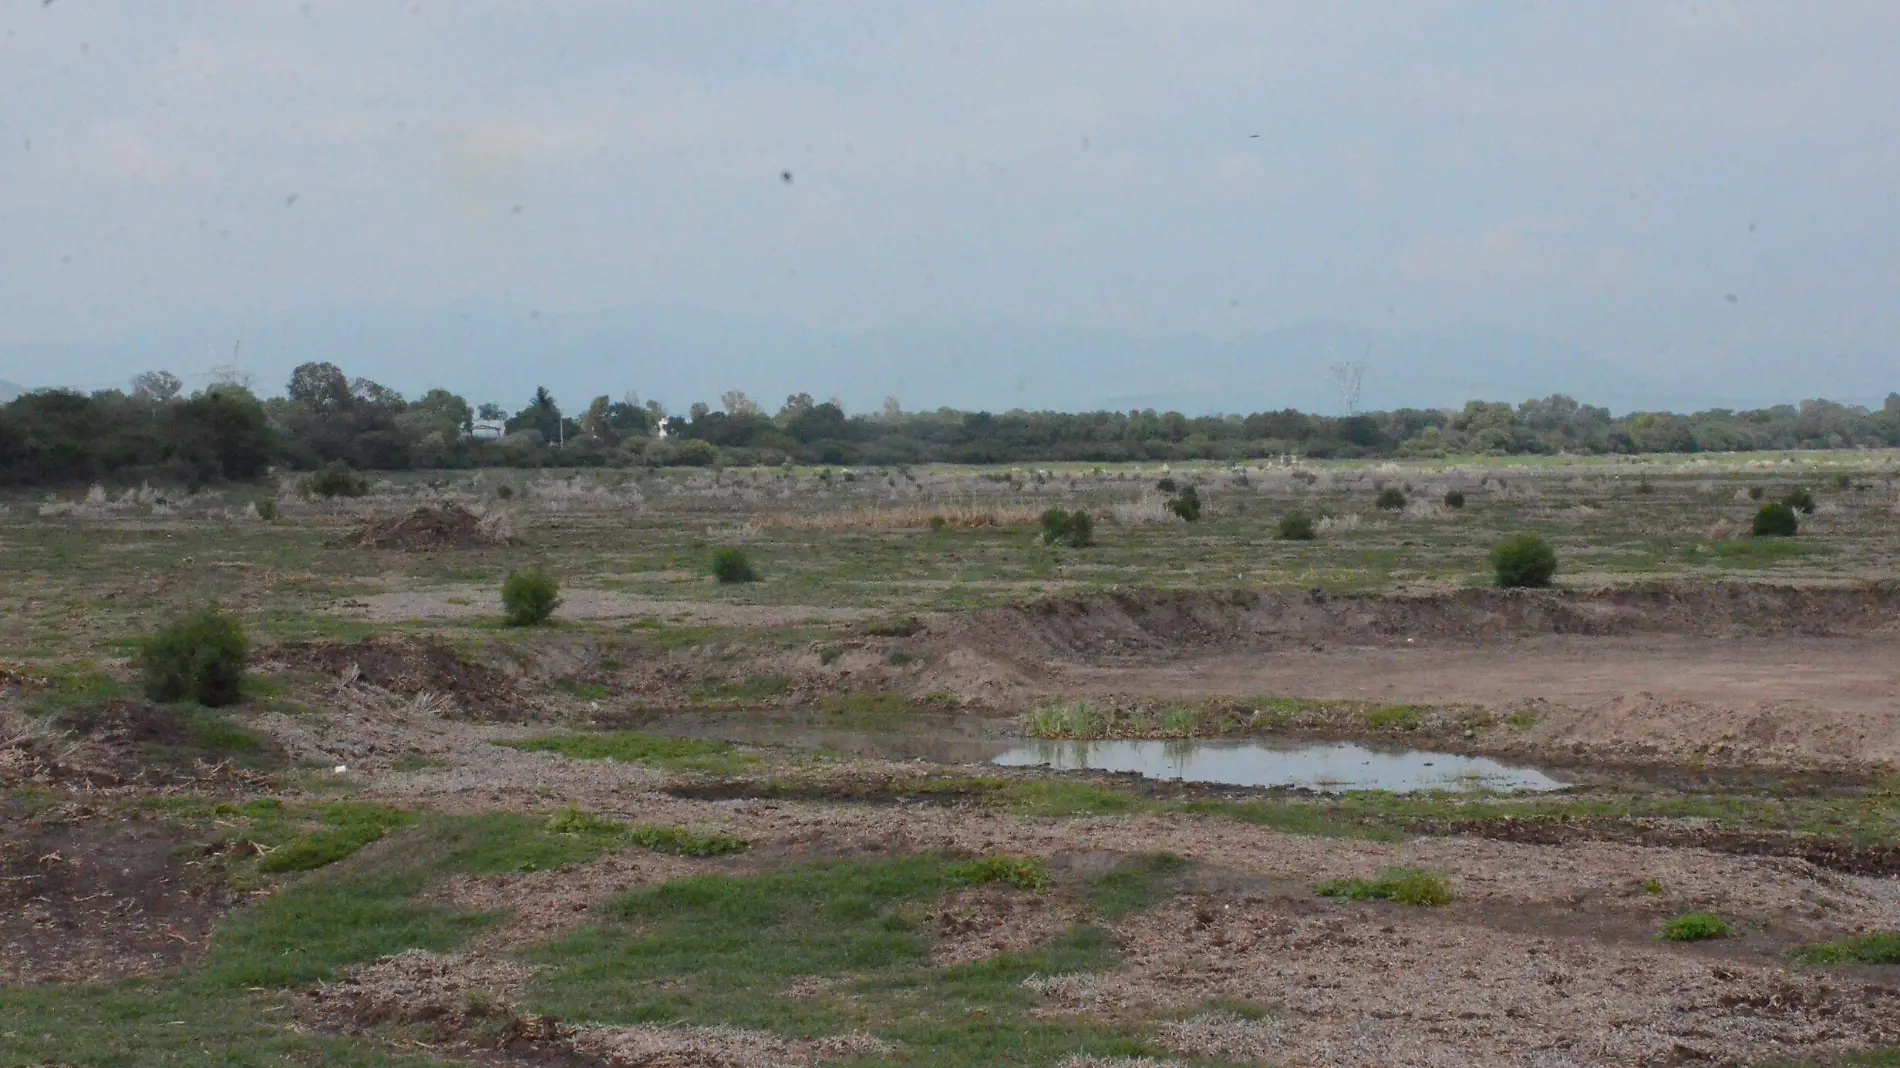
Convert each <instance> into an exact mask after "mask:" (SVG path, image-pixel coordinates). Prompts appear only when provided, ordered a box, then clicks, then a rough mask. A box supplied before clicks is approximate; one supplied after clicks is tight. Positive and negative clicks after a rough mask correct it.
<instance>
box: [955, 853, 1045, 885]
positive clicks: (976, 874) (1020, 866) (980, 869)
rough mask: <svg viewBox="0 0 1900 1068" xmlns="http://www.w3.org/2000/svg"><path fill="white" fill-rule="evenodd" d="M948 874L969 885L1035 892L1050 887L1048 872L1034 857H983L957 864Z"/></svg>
mask: <svg viewBox="0 0 1900 1068" xmlns="http://www.w3.org/2000/svg"><path fill="white" fill-rule="evenodd" d="M951 875H952V877H953V878H955V879H957V880H958V881H960V882H965V883H968V884H970V885H972V886H980V885H982V884H984V883H1008V884H1009V885H1011V886H1013V887H1015V888H1016V889H1018V890H1029V891H1032V892H1037V893H1040V892H1041V891H1043V890H1047V889H1048V888H1049V871H1048V869H1046V868H1044V867H1043V866H1042V862H1041V861H1039V860H1037V859H1035V858H1034V857H984V858H982V859H980V860H972V861H968V862H966V863H963V864H959V865H957V867H956V868H955V869H954V870H953V871H952V873H951Z"/></svg>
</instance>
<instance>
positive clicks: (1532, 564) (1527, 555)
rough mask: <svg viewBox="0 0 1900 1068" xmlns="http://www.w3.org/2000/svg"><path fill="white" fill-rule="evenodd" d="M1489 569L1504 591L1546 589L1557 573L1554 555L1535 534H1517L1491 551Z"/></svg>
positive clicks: (1555, 554) (1545, 543) (1545, 542)
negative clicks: (1524, 588) (1494, 574)
mask: <svg viewBox="0 0 1900 1068" xmlns="http://www.w3.org/2000/svg"><path fill="white" fill-rule="evenodd" d="M1491 568H1492V570H1493V571H1494V572H1496V574H1497V580H1498V585H1499V586H1502V587H1504V588H1506V589H1512V588H1519V587H1538V586H1548V585H1550V577H1551V576H1552V575H1554V574H1556V573H1557V553H1556V551H1555V550H1553V549H1552V548H1551V547H1550V543H1549V542H1547V541H1545V540H1544V539H1542V538H1540V537H1538V536H1537V535H1535V534H1519V535H1518V536H1516V537H1514V538H1506V539H1504V540H1503V541H1501V542H1499V543H1498V545H1497V548H1495V549H1492V550H1491Z"/></svg>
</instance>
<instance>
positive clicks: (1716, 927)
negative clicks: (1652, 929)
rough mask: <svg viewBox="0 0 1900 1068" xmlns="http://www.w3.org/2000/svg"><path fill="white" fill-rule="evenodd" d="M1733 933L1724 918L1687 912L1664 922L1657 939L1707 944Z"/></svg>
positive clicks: (1704, 913) (1707, 913) (1709, 913)
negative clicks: (1711, 940) (1709, 941)
mask: <svg viewBox="0 0 1900 1068" xmlns="http://www.w3.org/2000/svg"><path fill="white" fill-rule="evenodd" d="M1732 933H1733V932H1732V931H1730V930H1729V925H1728V924H1727V923H1726V922H1724V921H1723V919H1722V917H1720V916H1717V915H1716V914H1715V913H1713V912H1685V913H1683V914H1682V915H1680V916H1676V917H1673V918H1671V919H1668V920H1664V921H1663V925H1662V930H1661V931H1659V932H1658V933H1657V935H1656V937H1658V938H1660V939H1662V940H1663V941H1665V942H1706V941H1708V940H1710V939H1712V938H1727V937H1728V936H1729V935H1730V934H1732Z"/></svg>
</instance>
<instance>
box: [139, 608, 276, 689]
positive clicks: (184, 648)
mask: <svg viewBox="0 0 1900 1068" xmlns="http://www.w3.org/2000/svg"><path fill="white" fill-rule="evenodd" d="M249 659H250V644H249V643H248V642H247V641H245V639H244V629H243V628H242V627H240V626H238V624H237V621H236V620H234V619H232V618H231V617H229V616H227V615H225V614H224V613H222V612H220V611H218V610H217V609H216V608H206V609H203V610H202V611H199V612H196V613H193V614H192V615H189V616H186V617H185V618H183V619H180V620H177V621H176V622H173V623H171V624H169V625H168V626H166V627H165V628H164V629H162V630H160V631H159V632H158V633H157V634H154V635H152V636H151V637H149V638H147V639H145V641H144V642H142V643H140V645H139V654H138V666H139V675H140V676H141V677H142V678H143V679H144V682H145V696H147V697H150V698H151V699H152V700H154V701H182V700H184V699H185V698H188V697H189V698H191V699H192V700H194V701H197V702H198V703H199V704H201V705H205V706H207V707H211V708H216V707H219V706H221V705H228V704H234V703H236V701H237V700H238V698H239V696H240V693H239V690H240V688H241V687H242V686H243V683H244V667H245V664H246V663H247V662H248V661H249Z"/></svg>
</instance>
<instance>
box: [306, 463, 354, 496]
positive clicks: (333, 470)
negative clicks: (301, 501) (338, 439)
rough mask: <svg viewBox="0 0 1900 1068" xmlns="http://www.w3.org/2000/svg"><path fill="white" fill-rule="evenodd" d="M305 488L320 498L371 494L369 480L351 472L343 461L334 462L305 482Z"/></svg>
mask: <svg viewBox="0 0 1900 1068" xmlns="http://www.w3.org/2000/svg"><path fill="white" fill-rule="evenodd" d="M304 488H305V489H307V490H309V491H310V492H311V493H313V494H315V495H316V496H318V497H361V496H362V495H363V494H365V493H368V492H369V480H368V479H365V478H361V477H359V476H358V475H357V474H356V472H354V471H352V470H350V465H349V464H346V463H344V462H343V461H341V460H332V461H330V462H329V463H327V464H324V465H323V466H322V467H320V468H318V469H317V472H316V473H315V474H313V475H311V476H310V477H309V478H307V479H305V480H304Z"/></svg>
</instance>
